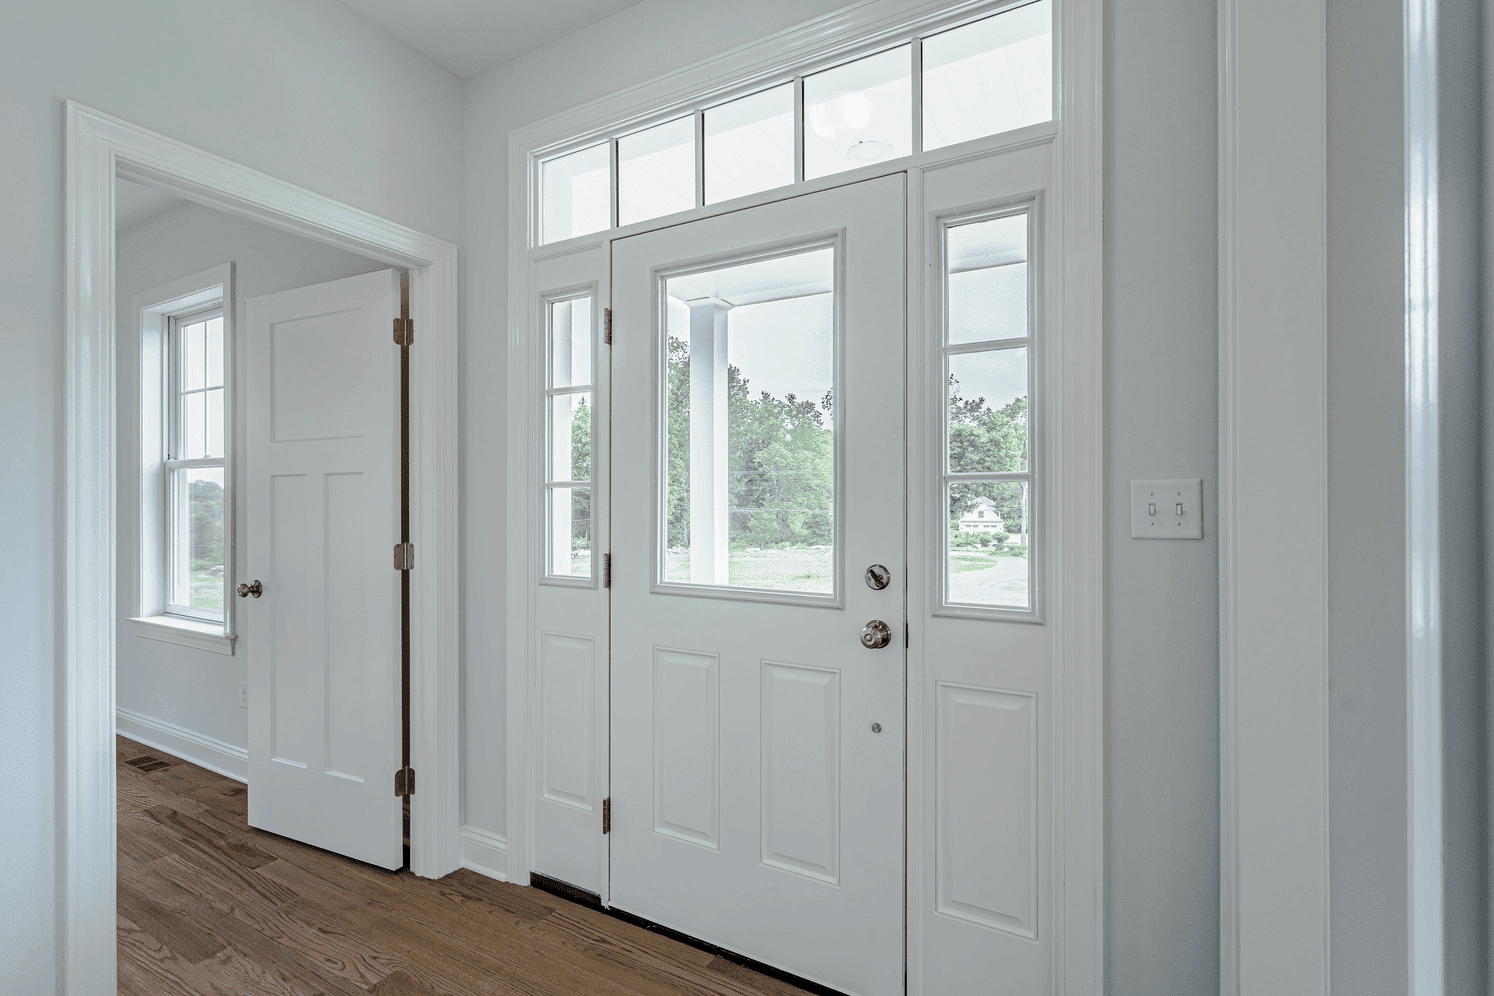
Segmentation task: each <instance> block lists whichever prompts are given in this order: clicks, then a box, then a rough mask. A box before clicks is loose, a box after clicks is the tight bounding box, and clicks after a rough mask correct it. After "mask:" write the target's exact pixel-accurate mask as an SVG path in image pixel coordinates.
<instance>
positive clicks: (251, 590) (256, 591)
mask: <svg viewBox="0 0 1494 996" xmlns="http://www.w3.org/2000/svg"><path fill="white" fill-rule="evenodd" d="M262 594H264V589H263V588H261V587H260V586H259V582H258V581H255V582H254V583H253V584H241V585H239V597H240V598H248V597H249V596H250V595H253V596H254V597H255V598H258V597H259V596H260V595H262Z"/></svg>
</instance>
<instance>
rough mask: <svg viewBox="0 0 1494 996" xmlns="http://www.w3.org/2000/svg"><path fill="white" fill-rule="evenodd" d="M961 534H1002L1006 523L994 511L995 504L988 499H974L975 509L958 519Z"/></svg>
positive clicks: (999, 514)
mask: <svg viewBox="0 0 1494 996" xmlns="http://www.w3.org/2000/svg"><path fill="white" fill-rule="evenodd" d="M960 532H962V533H1004V532H1006V523H1005V522H1003V521H1002V519H1001V513H1000V512H997V511H996V503H995V502H993V501H991V499H989V498H977V499H975V507H974V508H972V509H971V510H970V511H968V512H966V513H965V514H964V515H962V516H961V517H960Z"/></svg>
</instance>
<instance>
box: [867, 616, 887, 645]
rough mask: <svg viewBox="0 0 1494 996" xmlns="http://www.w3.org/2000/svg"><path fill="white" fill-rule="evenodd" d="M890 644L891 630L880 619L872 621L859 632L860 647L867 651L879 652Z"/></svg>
mask: <svg viewBox="0 0 1494 996" xmlns="http://www.w3.org/2000/svg"><path fill="white" fill-rule="evenodd" d="M891 642H892V630H891V629H888V627H887V624H886V623H884V622H883V621H882V620H880V619H873V620H872V621H871V622H869V623H867V624H866V626H865V627H864V628H863V629H862V630H861V645H862V646H863V647H865V648H866V649H867V650H881V649H882V648H883V647H885V646H887V644H889V643H891Z"/></svg>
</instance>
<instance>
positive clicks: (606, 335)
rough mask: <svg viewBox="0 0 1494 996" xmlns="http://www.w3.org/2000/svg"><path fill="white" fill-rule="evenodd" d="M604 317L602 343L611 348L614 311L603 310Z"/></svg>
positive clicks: (609, 309)
mask: <svg viewBox="0 0 1494 996" xmlns="http://www.w3.org/2000/svg"><path fill="white" fill-rule="evenodd" d="M603 315H604V318H603V320H602V341H603V342H605V343H606V344H607V345H609V346H610V345H612V309H611V308H606V309H603Z"/></svg>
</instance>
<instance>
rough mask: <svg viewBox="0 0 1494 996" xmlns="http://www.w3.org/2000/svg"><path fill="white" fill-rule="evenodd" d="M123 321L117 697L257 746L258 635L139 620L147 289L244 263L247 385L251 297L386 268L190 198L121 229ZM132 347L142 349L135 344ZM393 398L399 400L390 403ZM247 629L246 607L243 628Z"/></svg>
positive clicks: (241, 287) (241, 527)
mask: <svg viewBox="0 0 1494 996" xmlns="http://www.w3.org/2000/svg"><path fill="white" fill-rule="evenodd" d="M115 245H116V247H117V256H116V259H117V263H116V269H115V273H116V278H115V279H116V284H115V304H116V311H117V314H116V319H115V321H116V322H117V325H116V328H117V329H118V330H119V333H120V350H119V355H118V358H117V360H116V370H117V374H118V384H119V406H118V409H117V410H118V418H119V426H118V428H119V432H118V439H119V451H118V460H119V474H118V482H119V507H118V513H119V514H118V527H117V533H116V535H117V536H118V537H119V565H118V566H119V570H118V580H117V588H116V591H117V598H118V606H119V625H118V628H117V634H116V637H115V647H116V661H117V668H118V670H117V675H116V701H117V702H118V704H119V706H120V707H121V708H124V709H130V710H133V711H135V712H139V713H143V714H145V715H146V716H149V717H151V718H152V719H157V720H161V721H162V722H166V723H171V724H173V725H176V726H181V727H184V728H186V729H188V730H191V731H192V732H194V733H200V734H204V735H206V736H209V737H212V738H214V739H216V740H221V741H223V742H224V743H228V744H231V745H233V746H235V747H239V748H245V749H247V747H248V744H249V741H248V725H247V718H248V715H249V714H248V712H246V711H245V710H243V709H241V708H239V682H241V681H244V680H245V679H246V677H247V668H248V666H249V647H248V641H246V640H243V639H240V640H239V641H238V644H237V646H236V647H235V652H234V655H233V656H232V657H228V656H225V655H223V654H215V653H212V652H210V651H206V650H197V649H195V648H192V647H182V646H177V645H175V644H170V643H163V642H161V641H159V640H147V639H144V638H142V637H139V636H136V635H135V634H134V632H133V631H132V629H131V627H130V624H129V622H128V619H129V617H130V616H131V615H133V614H134V606H135V605H137V604H138V597H139V596H138V588H139V578H140V566H139V563H140V562H139V557H138V556H137V553H138V549H139V543H138V540H139V529H140V527H139V515H140V471H139V468H140V459H139V452H140V429H139V425H140V421H139V419H140V415H139V411H140V409H139V402H140V392H139V388H140V349H139V345H138V343H139V339H138V336H139V325H138V322H139V316H138V315H137V314H136V312H135V310H134V308H135V299H136V295H137V294H139V293H140V292H141V291H145V290H149V289H151V288H153V287H159V286H160V285H162V284H164V283H166V282H168V281H171V280H175V279H177V278H179V277H186V276H190V275H192V274H194V273H201V272H202V271H203V270H206V269H208V268H209V267H213V266H218V265H219V264H222V263H234V264H235V276H236V284H237V289H238V312H237V314H238V319H239V323H240V324H239V338H238V349H237V351H236V355H237V357H238V360H237V363H238V370H239V378H238V379H239V381H240V383H242V382H243V371H244V369H245V368H244V357H245V346H246V343H247V339H246V338H245V333H246V331H247V330H246V329H245V327H244V325H243V323H244V322H245V321H246V320H247V316H248V309H247V304H248V301H249V299H250V298H253V297H258V296H260V295H261V294H273V293H275V292H277V291H282V290H289V289H291V288H292V287H305V286H306V285H308V284H315V283H321V282H323V281H326V280H336V279H338V278H340V277H351V276H353V275H355V274H359V273H368V272H370V271H372V270H378V269H382V268H383V264H382V263H376V262H374V261H372V260H369V259H365V258H363V257H362V256H356V255H354V254H352V253H349V252H344V251H343V250H341V249H334V248H332V247H331V246H326V245H322V244H321V243H319V242H312V241H311V240H309V239H303V238H301V237H299V236H295V235H290V234H288V233H286V232H281V231H278V230H276V229H273V228H269V227H267V226H265V225H260V224H256V223H255V222H252V221H248V220H246V219H244V218H238V217H235V216H233V215H228V214H224V213H223V212H221V211H215V210H213V209H211V208H205V207H202V206H200V205H197V204H186V205H183V206H181V207H178V208H175V209H174V210H171V211H167V212H166V213H165V214H161V215H158V216H156V217H154V218H150V219H148V220H146V221H143V222H141V223H140V224H138V225H134V226H131V227H130V228H127V229H125V230H124V231H123V232H120V233H119V235H118V237H117V238H116V239H115ZM132 347H133V348H132ZM236 400H237V404H236V411H237V415H236V420H235V426H236V429H237V432H236V433H235V435H236V442H235V456H236V458H237V459H236V460H235V467H236V470H235V474H236V478H235V479H236V480H237V481H238V482H239V485H240V486H239V488H238V493H239V496H240V500H241V501H242V498H243V495H244V493H245V492H244V488H243V486H242V485H243V481H244V476H243V474H244V460H243V457H244V454H245V452H246V450H245V429H246V425H247V423H246V421H245V414H244V400H245V399H244V397H243V395H242V394H240V395H239V396H238V397H237V399H236ZM393 400H394V399H391V404H392V403H393ZM246 513H247V509H245V508H244V507H243V506H242V505H240V506H239V508H238V515H237V521H238V529H237V538H238V543H237V552H238V563H239V564H240V565H243V564H245V563H246V562H247V561H246V559H245V558H246V557H247V550H246V548H245V543H246V537H247V535H248V531H247V528H246V524H247V521H248V519H247V514H246ZM246 624H247V619H246V617H245V615H244V613H243V612H240V613H239V631H240V633H242V632H243V631H244V629H245V626H246Z"/></svg>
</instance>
